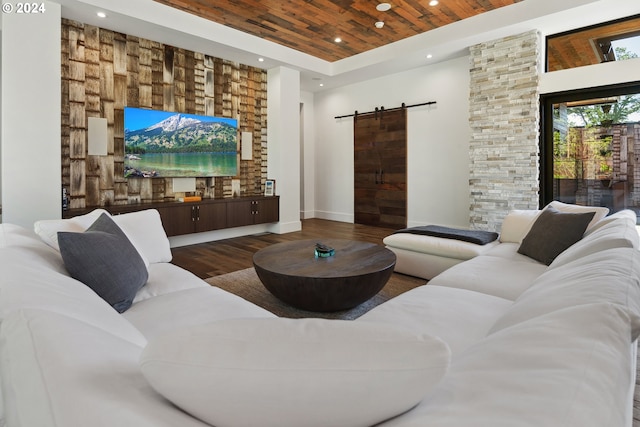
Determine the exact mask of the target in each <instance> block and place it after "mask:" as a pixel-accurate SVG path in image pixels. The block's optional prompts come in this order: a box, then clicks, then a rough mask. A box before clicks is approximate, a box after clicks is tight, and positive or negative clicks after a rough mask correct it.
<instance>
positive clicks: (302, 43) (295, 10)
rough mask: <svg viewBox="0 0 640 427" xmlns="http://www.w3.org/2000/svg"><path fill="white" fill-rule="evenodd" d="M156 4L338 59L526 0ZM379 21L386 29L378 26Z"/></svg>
mask: <svg viewBox="0 0 640 427" xmlns="http://www.w3.org/2000/svg"><path fill="white" fill-rule="evenodd" d="M154 1H156V2H158V3H161V4H164V5H167V6H171V7H174V8H177V9H181V10H183V11H186V12H189V13H192V14H194V15H197V16H200V17H202V18H206V19H208V20H211V21H213V22H217V23H219V24H222V25H225V26H227V27H230V28H234V29H236V30H240V31H242V32H245V33H248V34H251V35H254V36H257V37H260V38H262V39H265V40H268V41H271V42H274V43H278V44H280V45H283V46H287V47H290V48H292V49H295V50H298V51H301V52H304V53H307V54H310V55H312V56H315V57H318V58H321V59H324V60H326V61H338V60H341V59H344V58H348V57H350V56H353V55H356V54H359V53H362V52H366V51H368V50H371V49H375V48H378V47H381V46H384V45H387V44H390V43H393V42H396V41H399V40H402V39H405V38H408V37H411V36H415V35H417V34H421V33H424V32H427V31H429V30H433V29H435V28H438V27H442V26H444V25H447V24H451V23H453V22H456V21H460V20H463V19H467V18H470V17H473V16H476V15H479V14H481V13H484V12H488V11H491V10H494V9H497V8H500V7H503V6H508V5H511V4H514V3H519V2H521V1H523V0H440V1H439V3H438V4H437V5H434V6H430V5H429V3H430V1H429V0H390V1H389V2H388V4H389V5H390V6H391V7H390V9H389V10H387V11H379V10H378V9H377V7H376V6H378V4H379V2H378V1H375V0H373V1H372V0H315V1H312V0H229V1H224V2H221V1H211V0H154ZM383 1H384V0H383ZM376 22H383V23H384V25H383V26H382V28H377V26H376ZM378 26H380V24H378ZM336 37H339V38H340V39H341V40H342V41H341V42H339V43H337V42H336V41H335V39H336Z"/></svg>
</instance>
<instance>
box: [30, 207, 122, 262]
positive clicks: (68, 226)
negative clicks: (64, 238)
mask: <svg viewBox="0 0 640 427" xmlns="http://www.w3.org/2000/svg"><path fill="white" fill-rule="evenodd" d="M103 213H104V214H107V215H109V212H107V211H105V210H104V209H95V210H93V211H91V212H89V213H87V214H84V215H78V216H74V217H73V218H69V219H44V220H40V221H36V222H35V223H34V224H33V230H34V231H35V232H36V234H37V235H38V236H40V238H41V239H42V241H43V242H45V243H46V244H47V245H49V246H51V247H52V248H53V249H55V250H56V251H58V252H59V251H60V247H59V246H58V231H68V232H71V233H82V232H84V231H85V230H86V229H87V228H89V227H90V226H91V224H93V223H94V222H95V221H96V219H98V217H100V215H102V214H103Z"/></svg>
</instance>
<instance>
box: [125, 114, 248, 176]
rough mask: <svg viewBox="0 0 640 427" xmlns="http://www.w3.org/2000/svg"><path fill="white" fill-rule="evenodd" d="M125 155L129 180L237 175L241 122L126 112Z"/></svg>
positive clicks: (179, 115) (190, 115)
mask: <svg viewBox="0 0 640 427" xmlns="http://www.w3.org/2000/svg"><path fill="white" fill-rule="evenodd" d="M124 153H125V154H124V175H125V177H127V178H133V177H166V178H175V177H212V176H235V175H237V172H238V155H237V154H238V121H237V120H235V119H228V118H224V117H213V116H200V115H195V114H183V113H175V112H169V111H159V110H149V109H144V108H133V107H125V109H124Z"/></svg>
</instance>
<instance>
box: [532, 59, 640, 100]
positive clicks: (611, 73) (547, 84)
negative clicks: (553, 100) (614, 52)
mask: <svg viewBox="0 0 640 427" xmlns="http://www.w3.org/2000/svg"><path fill="white" fill-rule="evenodd" d="M638 80H640V58H635V59H629V60H626V61H613V62H605V63H602V64H595V65H588V66H585V67H578V68H571V69H569V70H560V71H553V72H551V73H545V74H542V76H541V77H540V93H542V94H548V93H554V92H563V91H567V90H574V89H583V88H590V87H596V86H606V85H613V84H620V83H626V82H633V81H638Z"/></svg>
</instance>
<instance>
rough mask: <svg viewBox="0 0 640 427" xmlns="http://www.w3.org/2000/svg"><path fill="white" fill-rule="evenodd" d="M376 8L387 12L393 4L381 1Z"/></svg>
mask: <svg viewBox="0 0 640 427" xmlns="http://www.w3.org/2000/svg"><path fill="white" fill-rule="evenodd" d="M376 9H378V11H379V12H386V11H387V10H389V9H391V5H390V4H389V3H380V4H379V5H377V6H376Z"/></svg>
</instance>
